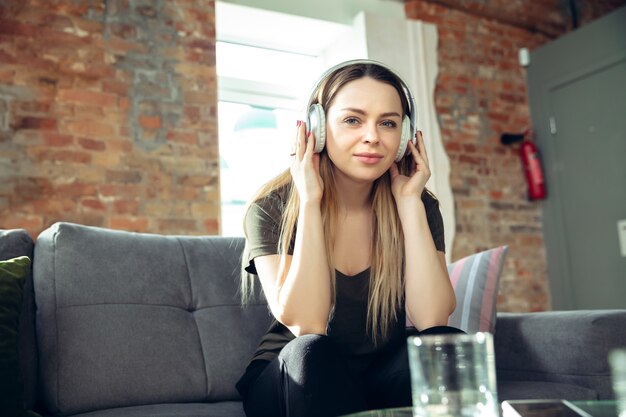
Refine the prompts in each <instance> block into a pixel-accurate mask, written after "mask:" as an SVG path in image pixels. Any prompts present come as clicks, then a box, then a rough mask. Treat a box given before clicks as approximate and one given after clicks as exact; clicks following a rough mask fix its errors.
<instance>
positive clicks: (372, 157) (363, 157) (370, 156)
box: [354, 153, 383, 164]
mask: <svg viewBox="0 0 626 417" xmlns="http://www.w3.org/2000/svg"><path fill="white" fill-rule="evenodd" d="M354 156H355V157H356V159H357V160H359V161H360V162H363V163H365V164H375V163H377V162H380V161H381V160H382V159H383V156H382V155H379V154H376V153H357V154H354Z"/></svg>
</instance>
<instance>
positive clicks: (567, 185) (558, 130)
mask: <svg viewBox="0 0 626 417" xmlns="http://www.w3.org/2000/svg"><path fill="white" fill-rule="evenodd" d="M530 58H531V59H530V66H529V67H528V73H527V74H528V85H529V95H530V108H531V116H532V120H533V129H534V130H535V132H536V140H537V142H538V145H539V147H540V148H541V151H542V156H543V165H544V167H545V176H546V180H547V191H548V197H547V199H546V200H545V201H544V202H543V203H542V205H543V224H544V237H545V242H546V252H547V257H548V259H547V261H548V277H549V280H550V288H551V294H552V307H553V309H555V310H560V309H585V308H589V309H596V308H626V257H625V256H622V254H621V251H620V242H619V239H618V222H619V221H620V220H623V219H626V8H622V9H620V10H618V11H616V12H613V13H611V14H609V15H607V16H605V17H603V18H601V19H599V20H597V21H595V22H592V23H590V24H589V25H587V26H584V27H582V28H581V29H579V30H577V31H574V32H572V33H570V34H568V35H566V36H564V37H562V38H559V39H557V40H556V41H554V42H552V43H550V44H547V45H545V46H543V47H541V48H538V49H537V50H535V51H532V52H531V55H530Z"/></svg>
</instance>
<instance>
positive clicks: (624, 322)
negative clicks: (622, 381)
mask: <svg viewBox="0 0 626 417" xmlns="http://www.w3.org/2000/svg"><path fill="white" fill-rule="evenodd" d="M496 323H497V324H496V332H495V337H494V341H495V351H496V368H497V372H498V379H499V380H514V381H546V382H561V383H568V384H574V385H580V386H583V387H588V388H593V389H595V390H596V391H597V392H598V396H599V398H612V397H613V392H612V388H611V381H610V376H611V371H610V368H609V365H608V361H607V357H608V352H609V351H610V350H611V349H614V348H616V347H620V346H621V347H623V346H626V332H625V331H624V328H626V310H575V311H550V312H540V313H499V314H498V319H497V321H496Z"/></svg>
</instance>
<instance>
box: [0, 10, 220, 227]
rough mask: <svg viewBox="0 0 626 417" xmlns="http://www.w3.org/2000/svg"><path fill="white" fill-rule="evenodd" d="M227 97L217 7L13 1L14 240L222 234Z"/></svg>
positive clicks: (0, 46) (9, 18)
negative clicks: (124, 233)
mask: <svg viewBox="0 0 626 417" xmlns="http://www.w3.org/2000/svg"><path fill="white" fill-rule="evenodd" d="M216 91H217V86H216V76H215V17H214V2H213V1H206V0H186V1H166V0H154V1H147V0H108V1H92V0H77V1H52V2H48V1H38V0H3V1H2V2H0V228H17V227H20V228H26V229H27V230H28V231H29V232H30V233H31V234H32V235H33V236H36V235H38V234H39V232H40V231H41V230H42V229H44V228H46V227H48V226H49V225H51V224H52V223H54V222H56V221H61V220H62V221H74V222H79V223H83V224H90V225H95V226H103V227H111V228H117V229H125V230H131V231H141V232H155V233H184V234H215V233H218V232H219V189H218V187H219V177H218V175H219V172H218V167H219V164H218V156H217V155H218V150H217V120H216V108H217V99H216ZM198 137H202V138H203V140H202V141H199V140H198ZM190 178H194V179H195V180H194V182H193V183H192V184H189V179H190Z"/></svg>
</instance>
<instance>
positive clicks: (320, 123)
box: [306, 59, 417, 162]
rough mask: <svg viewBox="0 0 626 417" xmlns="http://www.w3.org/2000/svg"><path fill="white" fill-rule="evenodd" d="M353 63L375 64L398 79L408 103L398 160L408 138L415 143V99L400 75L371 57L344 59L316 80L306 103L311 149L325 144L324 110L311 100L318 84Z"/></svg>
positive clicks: (402, 155)
mask: <svg viewBox="0 0 626 417" xmlns="http://www.w3.org/2000/svg"><path fill="white" fill-rule="evenodd" d="M354 64H368V65H376V66H379V67H382V68H384V69H386V70H387V71H389V72H391V73H392V74H393V75H395V76H396V77H397V78H398V79H399V80H400V84H401V87H402V91H403V92H404V95H405V97H406V100H407V102H408V104H409V112H408V114H407V115H405V116H404V117H403V119H402V133H401V135H400V147H399V148H398V152H397V153H396V157H395V161H396V162H398V161H400V160H401V159H402V158H403V157H404V155H405V154H406V148H407V146H408V143H409V140H410V141H411V142H413V144H416V138H415V133H416V131H417V126H416V122H417V114H416V111H415V100H414V98H413V93H412V92H411V89H410V88H409V86H408V85H407V83H406V82H405V81H404V80H403V79H402V77H400V76H399V75H398V74H397V73H396V72H395V71H393V70H392V69H391V68H389V67H388V66H387V65H385V64H383V63H382V62H378V61H374V60H371V59H355V60H351V61H345V62H342V63H340V64H338V65H335V66H334V67H331V68H330V69H328V70H326V71H325V72H324V73H323V74H322V76H321V77H320V78H319V80H317V82H316V83H315V85H314V86H313V89H312V90H311V94H309V101H308V103H307V109H308V111H307V123H306V126H307V134H308V133H309V132H313V134H314V135H315V147H314V149H313V151H314V152H318V153H319V152H321V151H322V150H323V149H324V145H325V144H326V114H325V112H324V108H323V107H322V105H321V104H319V103H315V104H313V103H312V102H313V101H314V100H315V95H316V93H317V90H318V89H319V87H320V85H321V84H322V83H323V82H324V81H325V80H326V79H327V78H328V77H329V76H331V75H332V74H334V73H335V72H336V71H338V70H340V69H342V68H345V67H347V66H350V65H354Z"/></svg>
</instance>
